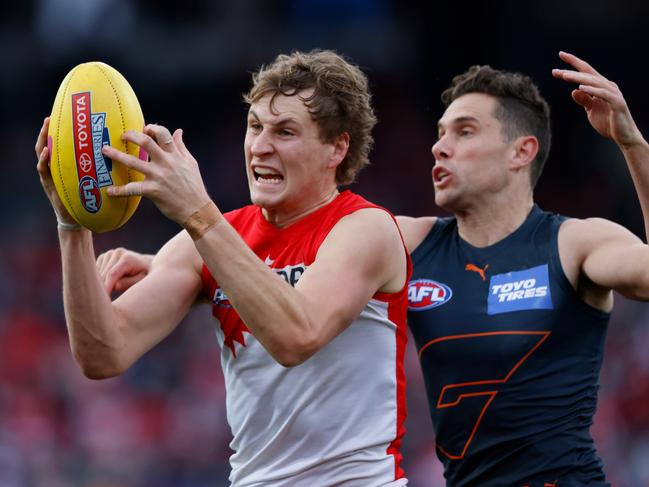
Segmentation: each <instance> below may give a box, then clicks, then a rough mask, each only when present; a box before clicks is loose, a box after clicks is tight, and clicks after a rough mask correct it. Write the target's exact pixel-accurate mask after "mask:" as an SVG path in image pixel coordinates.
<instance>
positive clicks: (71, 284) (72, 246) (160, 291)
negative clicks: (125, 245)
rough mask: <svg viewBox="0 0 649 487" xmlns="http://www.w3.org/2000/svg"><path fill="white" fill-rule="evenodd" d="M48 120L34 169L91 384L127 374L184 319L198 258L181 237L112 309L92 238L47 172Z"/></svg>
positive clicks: (196, 286)
mask: <svg viewBox="0 0 649 487" xmlns="http://www.w3.org/2000/svg"><path fill="white" fill-rule="evenodd" d="M48 122H49V121H48V119H45V122H44V123H43V127H42V129H41V132H40V134H39V137H38V140H37V142H36V154H37V156H38V165H37V170H38V173H39V176H40V180H41V184H42V186H43V189H44V191H45V194H46V195H47V197H48V198H49V200H50V203H51V204H52V206H53V208H54V209H55V211H56V212H57V216H58V219H59V220H60V224H59V242H60V246H61V260H62V264H63V303H64V309H65V318H66V324H67V327H68V335H69V340H70V346H71V348H72V352H73V354H74V357H75V359H76V360H77V362H78V364H79V366H80V367H81V368H82V370H83V371H84V373H85V374H86V375H87V376H88V377H90V378H95V379H99V378H104V377H111V376H114V375H117V374H119V373H121V372H123V371H124V370H126V369H127V368H128V367H129V366H130V365H131V364H132V363H133V362H134V361H135V360H137V359H138V358H139V357H140V356H142V355H143V354H144V353H145V352H146V351H147V350H149V349H150V348H151V347H153V346H154V345H155V344H156V343H158V342H159V341H160V340H162V339H163V338H164V337H165V336H167V335H168V334H169V333H170V332H171V331H172V330H173V328H174V327H175V326H176V325H177V324H178V323H179V322H180V321H181V319H182V318H183V316H184V315H185V313H186V312H187V310H188V309H189V307H190V306H191V305H192V304H193V302H194V300H195V298H196V296H197V295H198V293H199V292H200V289H201V279H200V265H201V264H200V257H199V256H198V253H197V252H196V250H195V248H194V246H193V244H192V242H191V239H190V238H189V236H188V235H187V234H186V233H185V232H181V234H179V235H178V236H177V237H175V238H174V239H172V240H171V241H170V242H169V243H168V244H167V245H166V246H165V247H163V249H162V250H161V251H160V252H159V253H158V255H157V256H156V259H155V260H154V261H153V263H152V265H151V272H150V273H149V275H148V276H147V277H146V278H145V279H143V280H142V282H141V283H139V284H138V285H137V286H133V287H132V288H131V289H129V291H128V292H126V293H124V294H123V295H122V296H120V298H119V299H118V300H116V301H115V302H112V303H111V300H110V297H109V294H108V293H107V292H106V290H105V287H104V284H103V283H102V280H101V278H100V275H99V273H98V272H97V268H96V264H95V253H94V249H93V240H92V234H91V233H90V231H89V230H86V229H84V228H79V227H78V226H77V225H75V222H74V220H72V218H71V217H70V215H69V214H68V213H67V211H66V210H65V206H64V205H63V204H62V202H61V200H60V198H59V197H58V194H57V192H56V189H55V187H54V183H53V181H52V175H51V172H50V167H49V152H48V149H47V146H46V145H47V144H46V142H47V128H48Z"/></svg>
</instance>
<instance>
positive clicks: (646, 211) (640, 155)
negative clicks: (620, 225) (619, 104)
mask: <svg viewBox="0 0 649 487" xmlns="http://www.w3.org/2000/svg"><path fill="white" fill-rule="evenodd" d="M621 150H622V154H623V155H624V158H625V159H626V161H627V164H628V166H629V171H630V173H631V178H632V179H633V183H634V185H635V188H636V192H637V193H638V199H639V200H640V207H641V209H642V215H643V219H644V226H645V242H646V241H647V238H649V144H647V141H646V140H645V139H644V138H642V137H641V138H640V140H639V141H638V142H637V143H636V144H632V145H629V146H627V147H622V148H621Z"/></svg>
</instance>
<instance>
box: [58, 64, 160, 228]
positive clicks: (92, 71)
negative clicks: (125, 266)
mask: <svg viewBox="0 0 649 487" xmlns="http://www.w3.org/2000/svg"><path fill="white" fill-rule="evenodd" d="M143 127H144V117H143V116H142V109H141V108H140V104H139V102H138V101H137V97H136V96H135V93H134V91H133V89H132V88H131V85H129V84H128V81H126V79H125V78H124V77H123V76H122V75H121V74H120V73H119V72H118V71H117V70H116V69H114V68H112V67H110V66H108V65H107V64H104V63H101V62H90V63H84V64H79V65H78V66H76V67H74V68H73V69H72V70H71V71H70V72H69V73H68V75H67V76H66V77H65V79H64V80H63V83H61V86H60V87H59V91H58V92H57V94H56V99H55V100H54V107H53V108H52V115H51V118H50V128H49V133H48V146H49V149H50V157H51V160H50V168H51V172H52V178H53V179H54V185H55V186H56V191H57V193H58V195H59V197H60V198H61V200H62V201H63V204H64V205H65V207H66V208H67V210H68V212H69V213H70V215H71V216H72V217H73V218H74V219H75V220H76V221H77V222H78V223H79V224H80V225H83V226H84V227H86V228H89V229H90V230H92V231H93V232H107V231H109V230H114V229H116V228H118V227H120V226H121V225H123V224H124V223H126V221H127V220H128V219H129V218H130V217H131V216H132V215H133V213H134V212H135V209H136V208H137V205H138V204H139V203H140V197H139V196H131V197H128V198H117V197H110V196H108V194H106V188H107V187H108V186H111V185H116V186H121V185H123V184H126V183H129V182H131V181H142V180H143V179H144V175H142V174H141V173H139V172H137V171H134V170H132V169H129V168H127V167H126V166H124V165H123V164H120V163H119V162H117V161H112V160H111V159H109V158H108V157H106V156H104V155H103V154H102V151H101V149H102V147H103V146H104V145H111V146H112V147H115V148H116V149H119V150H121V151H123V152H126V153H128V154H131V155H134V156H137V157H139V158H140V159H142V160H146V159H147V158H148V156H147V154H146V153H145V152H144V151H143V150H142V149H141V148H140V147H138V146H137V145H135V144H133V143H126V142H124V141H123V140H122V134H123V133H124V132H126V131H127V130H142V128H143Z"/></svg>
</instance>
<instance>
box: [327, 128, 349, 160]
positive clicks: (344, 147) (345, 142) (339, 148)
mask: <svg viewBox="0 0 649 487" xmlns="http://www.w3.org/2000/svg"><path fill="white" fill-rule="evenodd" d="M348 150H349V133H348V132H343V133H342V134H340V135H339V136H338V137H336V138H335V139H334V141H333V142H332V144H331V154H330V156H329V167H331V168H334V167H338V165H339V164H340V163H341V162H343V159H345V156H346V155H347V151H348Z"/></svg>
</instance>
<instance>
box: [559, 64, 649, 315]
mask: <svg viewBox="0 0 649 487" xmlns="http://www.w3.org/2000/svg"><path fill="white" fill-rule="evenodd" d="M559 56H560V58H561V59H562V60H563V61H565V62H566V63H568V64H570V65H571V66H572V67H573V68H574V69H572V70H570V69H553V70H552V74H553V76H554V77H555V78H558V79H562V80H564V81H568V82H571V83H577V84H578V87H577V88H576V89H574V90H573V91H572V98H573V100H574V101H575V102H576V103H577V104H578V105H580V106H582V107H583V108H584V110H585V112H586V115H587V117H588V121H589V122H590V124H591V125H592V126H593V128H594V129H595V130H596V131H597V132H598V133H599V134H600V135H602V136H603V137H607V138H609V139H612V140H613V141H614V142H615V143H616V144H617V145H618V147H619V148H620V150H621V151H622V154H623V155H624V158H625V160H626V162H627V165H628V167H629V171H630V173H631V177H632V178H633V182H634V184H635V188H636V191H637V193H638V198H639V199H640V205H641V208H642V212H643V215H644V222H645V233H646V234H649V145H648V144H647V141H646V140H645V139H644V137H643V136H642V133H641V132H640V130H639V129H638V127H637V126H636V124H635V121H634V120H633V117H632V116H631V112H630V111H629V107H628V105H627V103H626V101H625V99H624V96H623V95H622V92H621V91H620V88H619V87H618V85H617V84H616V83H614V82H613V81H610V80H608V79H606V78H605V77H604V76H603V75H601V74H600V73H599V72H598V71H597V70H595V69H594V68H593V67H592V66H591V65H590V64H588V63H587V62H586V61H584V60H582V59H579V58H578V57H576V56H574V55H572V54H569V53H567V52H560V53H559ZM559 248H560V253H561V261H562V264H563V267H564V270H566V274H567V275H568V278H569V279H570V280H571V281H572V282H573V285H574V286H575V288H576V289H577V291H578V292H579V293H580V294H581V295H582V297H584V298H586V301H588V302H590V304H593V305H595V306H597V307H600V308H603V309H605V308H610V303H611V295H610V290H611V289H613V290H616V291H618V292H620V293H621V294H623V295H624V296H626V297H629V298H632V299H641V300H649V273H648V272H647V269H648V268H649V246H647V244H646V243H644V242H642V241H641V240H640V239H639V238H638V237H636V236H635V235H633V234H632V233H631V232H630V231H629V230H627V229H626V228H624V227H622V226H620V225H618V224H616V223H613V222H610V221H607V220H604V219H601V218H589V219H586V220H569V221H567V222H566V223H564V224H563V225H562V227H561V232H560V233H559Z"/></svg>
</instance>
